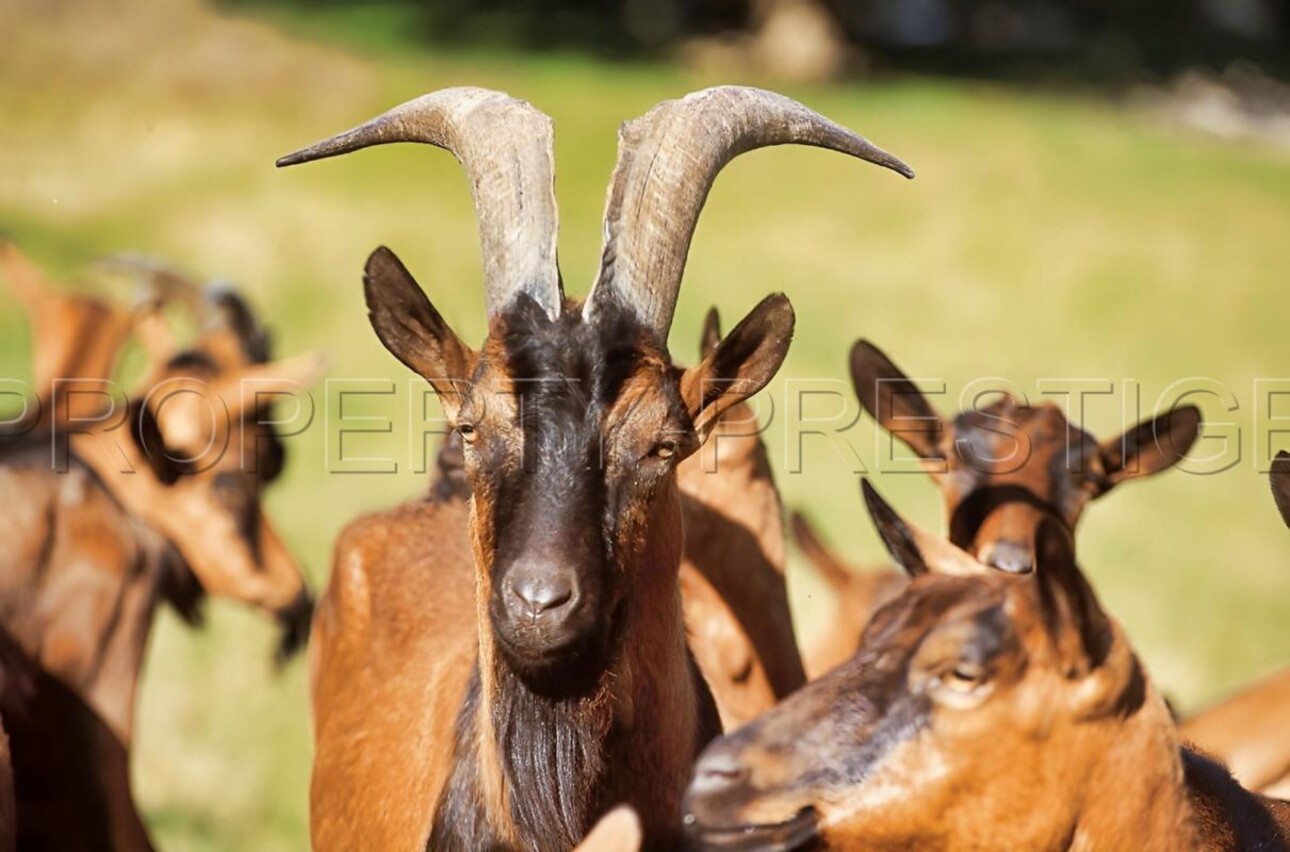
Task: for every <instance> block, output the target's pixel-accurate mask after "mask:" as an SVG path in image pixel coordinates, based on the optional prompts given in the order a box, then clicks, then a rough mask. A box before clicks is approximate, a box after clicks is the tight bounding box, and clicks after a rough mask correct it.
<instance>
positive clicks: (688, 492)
mask: <svg viewBox="0 0 1290 852" xmlns="http://www.w3.org/2000/svg"><path fill="white" fill-rule="evenodd" d="M720 341H721V326H720V319H719V317H718V315H717V311H716V309H715V308H713V309H712V310H710V311H709V312H708V315H707V318H706V320H705V322H704V330H703V337H702V340H701V343H700V354H701V356H702V357H707V356H708V355H710V354H711V353H712V351H713V350H714V349H716V346H717V344H718V343H720ZM676 476H677V486H678V487H679V488H680V489H681V511H682V514H683V515H684V519H685V556H684V558H683V559H682V561H681V603H682V608H683V610H684V613H685V624H686V629H687V630H688V631H689V634H690V639H691V641H690V648H691V649H692V651H693V652H694V658H695V661H696V662H697V663H698V664H699V670H700V671H702V672H703V677H704V679H705V680H706V681H707V682H708V685H709V686H710V687H711V688H712V694H713V698H714V699H715V700H716V702H717V709H718V710H719V711H720V713H721V722H722V726H723V727H724V728H725V729H726V730H731V729H733V728H736V727H738V726H739V725H742V724H744V723H745V722H747V721H749V720H750V719H753V718H754V717H756V716H758V715H760V714H761V713H763V712H765V711H766V710H768V709H769V708H770V707H772V706H774V704H775V702H776V701H778V700H780V699H781V698H784V697H785V696H787V695H789V694H790V693H792V692H794V691H796V690H797V689H798V688H799V687H800V686H801V685H802V684H803V683H804V682H805V681H806V674H805V672H804V670H803V668H802V657H801V654H800V653H799V652H798V649H797V641H796V638H795V636H794V633H793V621H792V613H791V612H790V610H789V606H788V589H787V587H786V585H785V578H784V562H785V554H784V507H783V504H782V503H781V501H780V498H779V489H778V488H776V487H775V479H774V476H773V474H772V473H771V469H770V459H769V458H768V457H767V453H766V445H765V443H764V442H763V441H762V440H761V435H760V425H759V424H758V422H757V417H756V414H755V413H754V412H753V410H752V407H751V406H749V405H747V404H746V403H740V404H739V405H734V406H731V407H730V408H729V409H728V410H727V411H726V412H725V414H723V415H722V416H721V419H720V421H719V422H718V424H717V426H716V428H715V429H714V430H713V433H712V437H711V438H710V439H709V440H708V442H707V443H706V444H704V445H703V446H702V447H701V448H700V449H699V451H698V452H697V453H695V454H694V455H693V456H691V457H690V458H688V459H686V460H685V461H684V462H682V463H681V465H680V466H679V467H678V468H677V474H676Z"/></svg>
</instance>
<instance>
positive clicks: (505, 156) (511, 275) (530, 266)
mask: <svg viewBox="0 0 1290 852" xmlns="http://www.w3.org/2000/svg"><path fill="white" fill-rule="evenodd" d="M387 142H424V143H426V144H428V145H434V146H435V147H436V148H443V149H445V150H447V151H450V152H452V154H453V155H454V156H455V157H456V158H457V160H458V162H460V163H461V165H462V167H463V168H465V170H466V174H467V176H468V177H469V178H470V194H471V197H472V198H473V199H474V202H475V217H476V218H477V219H478V220H479V239H480V244H481V247H482V249H483V255H484V297H485V301H486V303H487V309H488V315H489V316H490V317H492V316H493V315H494V314H496V313H498V312H499V311H501V310H502V309H503V308H505V307H506V306H507V305H508V304H509V303H510V302H511V300H512V299H514V298H515V296H516V295H517V294H519V293H520V292H524V293H526V294H528V295H529V296H530V297H532V298H533V299H534V301H536V302H537V303H538V304H539V305H541V306H542V308H543V309H544V310H545V311H546V313H547V315H548V316H550V317H552V318H554V317H555V316H557V315H558V314H559V313H560V306H561V303H562V302H563V301H564V295H563V293H562V292H561V289H560V271H559V269H558V268H557V266H556V245H555V243H556V231H557V229H558V224H557V216H556V204H555V155H554V146H553V130H552V124H551V119H550V118H549V117H548V116H546V115H545V114H544V113H542V112H541V111H540V110H538V109H536V108H535V107H533V106H532V105H531V104H529V103H527V102H525V101H521V100H517V99H516V98H512V97H510V96H508V95H506V94H504V93H502V92H495V91H491V90H489V89H479V88H474V87H469V86H463V87H460V88H455V89H442V90H440V91H437V92H431V93H430V94H428V95H422V96H421V97H419V98H416V99H415V100H411V101H408V102H407V103H405V104H402V105H400V106H396V107H394V108H393V109H391V110H390V111H388V112H386V113H384V114H383V115H379V116H377V117H376V118H374V119H372V120H371V121H368V122H366V123H365V124H361V125H359V126H358V127H355V128H353V129H352V130H347V131H345V132H344V133H341V134H338V135H336V136H333V137H331V138H330V139H325V140H323V141H322V142H318V143H315V144H313V145H310V146H309V147H308V148H305V149H304V150H301V151H297V152H295V153H294V154H288V155H287V156H285V157H281V158H279V159H278V162H277V165H278V166H294V165H296V164H297V163H307V162H310V161H312V160H321V159H323V158H325V157H335V156H337V155H340V154H347V153H349V152H350V151H357V150H358V149H360V148H366V147H368V146H371V145H382V144H385V143H387Z"/></svg>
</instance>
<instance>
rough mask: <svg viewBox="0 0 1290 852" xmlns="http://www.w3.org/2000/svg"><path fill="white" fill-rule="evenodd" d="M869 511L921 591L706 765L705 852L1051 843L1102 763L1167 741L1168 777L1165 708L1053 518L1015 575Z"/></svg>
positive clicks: (702, 782) (721, 743)
mask: <svg viewBox="0 0 1290 852" xmlns="http://www.w3.org/2000/svg"><path fill="white" fill-rule="evenodd" d="M866 485H867V483H866ZM866 501H867V502H868V504H869V508H870V512H871V514H872V515H873V517H874V521H875V523H876V524H877V526H878V528H879V531H880V533H881V534H882V536H883V538H884V540H885V541H886V543H887V545H888V547H889V548H890V549H891V551H892V555H893V556H894V557H895V558H896V560H897V561H898V562H900V563H901V565H902V566H903V567H904V568H905V569H906V571H907V572H908V573H909V574H910V575H911V577H912V581H911V582H910V584H909V586H908V587H907V588H906V589H905V590H904V591H903V592H902V594H901V595H900V596H899V597H897V598H896V599H895V600H893V601H892V602H890V603H888V604H886V605H885V606H883V607H882V608H881V609H880V610H878V612H877V613H876V614H875V615H874V617H873V619H872V620H871V621H870V622H869V624H868V626H867V628H866V630H865V633H864V637H863V639H862V640H861V645H860V649H859V651H858V652H857V653H856V655H855V656H854V657H852V658H851V659H850V660H849V661H848V662H846V663H844V664H842V665H841V666H839V667H838V668H836V669H834V670H833V671H832V672H830V673H829V674H827V675H825V676H824V677H822V678H821V679H819V680H817V681H814V682H812V683H810V684H808V685H807V686H806V687H804V688H803V689H802V690H801V691H799V692H797V693H795V694H794V695H792V696H790V697H789V698H788V699H786V700H785V701H784V702H783V703H781V704H780V705H778V706H777V707H775V708H774V709H772V710H771V711H769V712H768V713H767V714H765V715H763V716H762V717H760V718H758V719H756V720H754V721H753V722H752V723H750V724H749V725H747V726H745V727H744V728H741V729H739V730H737V731H735V732H734V733H733V734H730V735H727V736H725V737H723V738H721V739H719V740H717V741H715V742H713V743H712V744H711V745H710V746H709V747H708V749H707V750H706V751H705V752H704V754H703V755H702V756H701V757H700V759H699V761H698V763H697V764H696V766H695V770H694V778H693V781H692V783H691V786H690V790H689V792H688V793H687V796H686V802H685V805H684V810H685V813H686V823H687V826H688V828H689V831H690V833H691V834H692V836H693V837H694V838H696V839H697V840H698V841H699V842H700V844H701V845H702V846H703V847H704V848H714V849H716V848H720V849H727V848H729V849H736V848H737V849H781V850H782V849H793V848H798V847H799V846H803V845H806V844H808V842H810V841H812V840H814V839H816V838H817V837H819V838H822V839H823V840H824V841H825V843H826V845H828V846H829V847H830V848H847V849H850V848H881V849H887V848H918V847H921V846H923V845H932V846H938V847H939V846H944V847H946V848H985V847H988V846H991V845H993V843H992V841H993V842H997V840H998V837H1000V836H1006V837H1008V839H1009V843H1010V844H1012V843H1015V844H1016V845H1017V846H1018V847H1019V848H1057V847H1058V846H1061V845H1063V844H1065V843H1068V842H1069V838H1070V837H1071V836H1072V833H1073V832H1074V831H1075V828H1076V826H1077V825H1078V824H1079V823H1078V819H1077V818H1076V816H1075V815H1076V814H1081V815H1082V817H1091V815H1092V813H1093V811H1094V808H1093V807H1092V805H1091V801H1090V800H1091V798H1092V796H1091V795H1090V796H1085V795H1084V791H1085V790H1087V789H1088V786H1087V785H1090V784H1098V783H1103V782H1105V781H1106V776H1105V774H1102V775H1100V776H1099V775H1098V774H1097V773H1099V772H1100V773H1105V772H1106V771H1107V767H1106V766H1105V765H1103V764H1101V761H1102V759H1103V758H1104V757H1105V755H1107V754H1109V753H1118V752H1116V749H1117V748H1124V749H1126V750H1129V751H1131V752H1134V754H1135V759H1136V758H1137V757H1140V756H1142V755H1143V754H1145V753H1146V750H1147V749H1150V748H1155V747H1156V746H1157V745H1159V749H1158V751H1157V752H1156V753H1155V754H1156V756H1157V757H1161V758H1162V766H1161V772H1162V773H1163V775H1164V776H1165V777H1171V776H1170V772H1171V770H1172V769H1176V767H1177V744H1176V741H1174V742H1171V740H1170V737H1169V735H1168V733H1167V732H1168V731H1170V730H1171V726H1170V724H1169V717H1168V711H1167V709H1166V708H1165V706H1164V703H1163V701H1161V700H1160V699H1159V698H1158V697H1155V696H1153V695H1150V694H1149V692H1150V687H1149V684H1148V683H1147V682H1146V680H1145V675H1144V673H1143V671H1142V669H1141V667H1140V666H1139V664H1138V661H1137V659H1136V658H1135V657H1134V655H1133V652H1132V649H1131V648H1130V647H1129V646H1128V644H1127V642H1126V641H1125V640H1124V638H1123V635H1122V634H1121V632H1120V630H1119V628H1118V627H1117V626H1116V625H1115V623H1114V622H1113V621H1112V620H1111V619H1110V618H1109V617H1108V616H1107V615H1106V614H1105V613H1104V612H1103V610H1102V609H1101V607H1100V606H1099V604H1098V602H1097V599H1096V598H1095V597H1094V595H1093V591H1092V589H1091V588H1090V586H1089V584H1088V582H1087V581H1086V580H1085V579H1084V577H1083V575H1082V573H1081V572H1080V570H1079V568H1078V567H1077V566H1076V563H1075V559H1074V553H1073V550H1072V546H1071V542H1070V538H1069V536H1068V534H1067V532H1066V530H1064V529H1063V528H1062V526H1061V524H1060V523H1059V522H1057V521H1055V520H1053V519H1051V518H1046V519H1044V520H1043V521H1042V522H1041V523H1040V524H1039V527H1038V530H1037V533H1036V537H1035V542H1034V549H1035V553H1036V556H1037V559H1036V566H1035V571H1034V572H1033V573H1032V574H1026V575H1016V574H1012V573H1009V572H1005V571H999V570H995V569H992V568H989V567H988V566H985V565H984V564H982V563H980V562H978V561H977V560H975V559H973V558H972V557H971V556H970V555H968V554H967V553H966V552H964V551H962V550H959V549H958V548H956V547H955V546H954V545H952V544H950V543H949V542H946V541H944V540H941V539H939V538H938V537H935V536H931V535H929V534H927V533H925V532H923V531H921V530H919V529H917V528H916V527H914V526H913V525H912V524H908V523H907V522H905V521H904V520H902V519H901V518H899V517H898V516H897V515H896V514H895V512H894V511H892V510H891V508H890V507H889V506H887V505H886V504H885V503H883V502H882V500H881V498H879V497H878V495H877V493H876V492H874V491H873V490H872V489H871V488H866ZM1126 720H1142V723H1141V724H1140V725H1139V724H1138V722H1137V721H1127V722H1126ZM1153 725H1154V727H1153ZM1161 732H1165V733H1163V734H1162V733H1161ZM1157 741H1158V742H1157ZM1139 747H1140V748H1142V749H1143V750H1144V751H1143V752H1137V751H1136V749H1138V748H1139ZM1171 747H1172V751H1170V748H1171ZM1171 760H1172V763H1171V762H1170V761H1171ZM1135 771H1137V770H1135ZM1130 774H1132V773H1130ZM1142 774H1143V776H1144V777H1146V776H1147V775H1148V774H1149V773H1148V772H1147V771H1145V770H1144V771H1143V773H1142ZM1159 777H1160V776H1156V775H1152V780H1153V781H1156V780H1159ZM1175 780H1176V779H1175ZM1119 781H1121V782H1123V781H1124V779H1119ZM1134 783H1136V782H1134ZM1112 786H1113V785H1112ZM1130 786H1132V784H1126V789H1128V787H1130ZM969 792H970V794H969ZM1102 816H1103V817H1105V815H1102ZM1142 816H1143V815H1142V814H1136V815H1134V818H1135V819H1136V818H1139V817H1142ZM1107 818H1109V817H1107Z"/></svg>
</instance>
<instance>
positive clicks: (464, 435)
mask: <svg viewBox="0 0 1290 852" xmlns="http://www.w3.org/2000/svg"><path fill="white" fill-rule="evenodd" d="M457 434H458V435H460V436H461V440H463V441H465V442H466V443H467V444H473V443H475V438H476V437H477V436H478V433H477V432H476V431H475V427H474V425H472V424H470V423H458V424H457Z"/></svg>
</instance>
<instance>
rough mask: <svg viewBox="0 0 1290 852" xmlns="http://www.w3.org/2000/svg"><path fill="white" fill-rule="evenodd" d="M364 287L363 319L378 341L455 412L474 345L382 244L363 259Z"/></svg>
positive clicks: (473, 356)
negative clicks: (365, 316) (465, 340)
mask: <svg viewBox="0 0 1290 852" xmlns="http://www.w3.org/2000/svg"><path fill="white" fill-rule="evenodd" d="M363 293H364V295H365V296H366V297H367V313H368V319H369V320H371V323H372V328H373V329H374V330H375V331H376V336H377V337H378V338H380V341H381V343H383V344H384V345H385V348H386V349H388V350H389V352H390V354H391V355H393V356H394V357H395V358H398V359H399V360H400V361H402V362H403V364H404V365H405V366H407V367H408V368H410V369H411V370H413V371H414V372H416V373H417V374H419V375H420V376H421V377H422V378H424V379H425V380H426V381H427V382H429V383H430V385H431V387H433V388H434V389H435V393H437V394H438V395H439V401H440V402H441V403H442V404H443V407H444V411H445V412H446V413H447V414H448V417H449V418H456V416H457V410H458V408H459V407H460V405H461V393H462V384H463V383H464V382H466V381H468V380H469V379H470V377H471V374H472V373H473V372H474V369H475V359H476V354H475V351H474V350H473V349H471V348H470V347H469V346H467V345H466V344H464V343H462V342H461V339H460V338H458V337H457V335H456V334H455V333H453V330H452V329H451V328H449V327H448V323H446V322H444V319H443V317H442V316H440V315H439V312H438V311H436V310H435V308H434V305H432V304H430V300H429V299H428V298H426V294H425V292H424V291H423V290H422V289H421V285H419V284H417V282H416V279H414V278H413V277H412V274H411V273H409V272H408V270H407V268H406V267H404V265H403V263H402V262H400V260H399V259H398V258H397V257H396V256H395V255H394V252H392V251H390V250H389V249H388V248H386V247H385V246H381V247H379V248H378V249H376V251H374V252H372V254H371V256H370V257H369V258H368V259H367V266H366V268H365V269H364V271H363Z"/></svg>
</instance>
